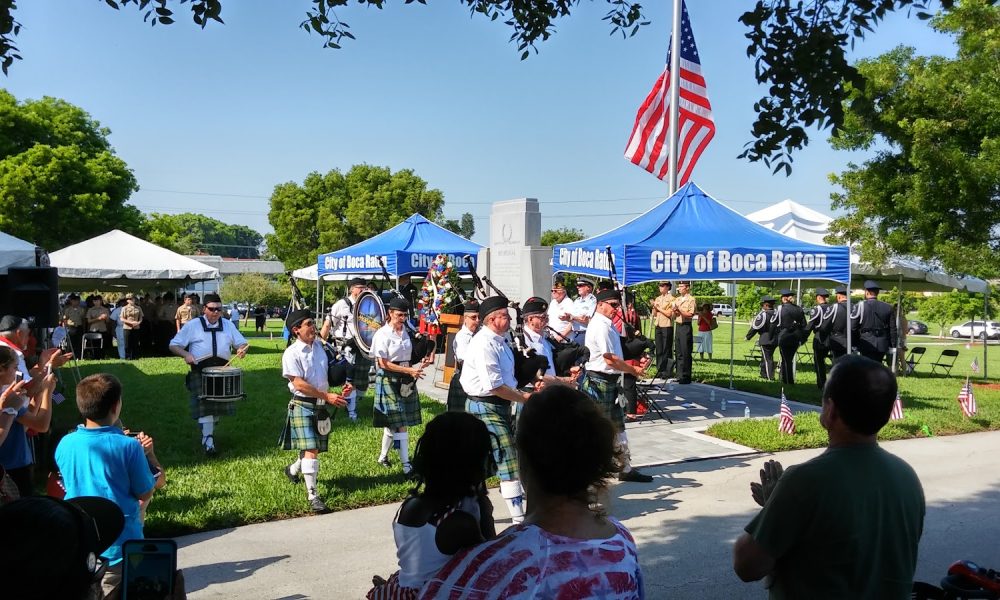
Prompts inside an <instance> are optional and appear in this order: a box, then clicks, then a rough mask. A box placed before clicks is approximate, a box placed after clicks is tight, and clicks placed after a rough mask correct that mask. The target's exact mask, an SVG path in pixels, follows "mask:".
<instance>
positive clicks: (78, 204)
mask: <svg viewBox="0 0 1000 600" xmlns="http://www.w3.org/2000/svg"><path fill="white" fill-rule="evenodd" d="M0 23H2V19H0ZM110 133H111V132H110V131H109V130H108V129H107V128H104V127H101V124H100V123H98V122H97V121H96V120H94V119H93V118H91V116H90V115H89V114H87V113H86V112H84V111H83V110H82V109H81V108H79V107H76V106H73V105H72V104H70V103H68V102H66V101H64V100H59V99H56V98H48V97H46V98H42V99H41V100H27V101H25V102H18V101H17V99H16V98H14V96H12V95H11V94H10V93H8V92H7V91H6V90H2V89H0V230H2V231H5V232H7V233H9V234H11V235H14V236H17V237H19V238H22V239H25V240H29V241H31V242H34V243H35V244H37V245H39V246H41V247H43V248H46V249H49V250H55V249H58V248H63V247H65V246H69V245H71V244H75V243H76V242H80V241H83V240H86V239H88V238H91V237H93V236H95V235H99V234H102V233H105V232H107V231H108V230H109V229H112V228H118V229H122V230H124V231H127V232H129V233H132V234H135V235H140V236H141V235H142V225H143V222H144V218H143V216H142V213H141V212H140V211H139V210H138V209H137V208H135V207H134V206H131V205H128V204H126V202H127V201H128V199H129V196H130V195H131V194H132V192H134V191H135V190H137V189H138V187H137V185H136V181H135V177H134V176H133V174H132V171H131V170H130V169H129V168H128V166H127V165H126V164H125V161H123V160H122V159H121V158H119V157H118V156H116V155H115V152H114V149H113V148H112V147H111V143H110V142H109V141H108V135H110Z"/></svg>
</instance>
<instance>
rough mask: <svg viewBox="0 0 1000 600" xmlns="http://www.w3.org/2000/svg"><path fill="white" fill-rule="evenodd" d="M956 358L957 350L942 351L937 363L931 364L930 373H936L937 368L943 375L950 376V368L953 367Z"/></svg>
mask: <svg viewBox="0 0 1000 600" xmlns="http://www.w3.org/2000/svg"><path fill="white" fill-rule="evenodd" d="M957 358H958V350H950V349H949V350H942V351H941V356H939V357H938V359H937V362H934V363H931V373H937V370H938V368H940V369H941V370H942V371H944V374H945V375H951V368H952V367H954V366H955V359H957Z"/></svg>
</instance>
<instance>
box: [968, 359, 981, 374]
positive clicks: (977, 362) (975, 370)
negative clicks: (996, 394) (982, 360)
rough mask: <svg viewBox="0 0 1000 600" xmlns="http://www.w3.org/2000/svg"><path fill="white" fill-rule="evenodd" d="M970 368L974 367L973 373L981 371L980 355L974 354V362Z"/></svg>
mask: <svg viewBox="0 0 1000 600" xmlns="http://www.w3.org/2000/svg"><path fill="white" fill-rule="evenodd" d="M969 368H970V369H972V374H973V375H975V374H977V373H979V357H978V356H973V357H972V364H971V365H969Z"/></svg>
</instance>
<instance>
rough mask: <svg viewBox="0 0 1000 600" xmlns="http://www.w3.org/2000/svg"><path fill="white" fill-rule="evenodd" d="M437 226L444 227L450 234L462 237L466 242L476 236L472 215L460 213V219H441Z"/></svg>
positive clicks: (474, 221)
mask: <svg viewBox="0 0 1000 600" xmlns="http://www.w3.org/2000/svg"><path fill="white" fill-rule="evenodd" d="M438 225H440V226H441V227H444V228H445V229H447V230H448V231H450V232H452V233H457V234H458V235H460V236H462V237H464V238H465V239H467V240H470V239H472V236H474V235H476V220H475V218H473V216H472V213H462V218H461V219H442V220H441V221H440V222H439V223H438Z"/></svg>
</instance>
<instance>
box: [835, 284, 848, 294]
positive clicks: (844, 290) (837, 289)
mask: <svg viewBox="0 0 1000 600" xmlns="http://www.w3.org/2000/svg"><path fill="white" fill-rule="evenodd" d="M833 293H835V294H844V295H847V286H846V285H838V286H837V287H835V288H833Z"/></svg>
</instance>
